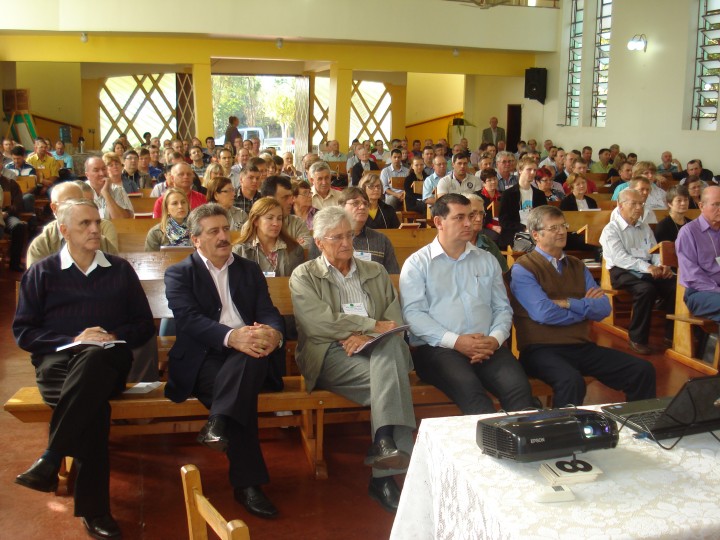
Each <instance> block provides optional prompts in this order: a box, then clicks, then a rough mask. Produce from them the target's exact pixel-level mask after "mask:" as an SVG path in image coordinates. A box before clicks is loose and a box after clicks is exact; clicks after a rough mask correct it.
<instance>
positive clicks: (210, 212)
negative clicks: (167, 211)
mask: <svg viewBox="0 0 720 540" xmlns="http://www.w3.org/2000/svg"><path fill="white" fill-rule="evenodd" d="M213 216H225V219H227V220H228V223H230V217H229V216H228V212H227V210H225V209H224V208H223V207H222V206H220V205H219V204H218V203H207V204H203V205H200V206H198V207H197V208H196V209H195V210H193V211H192V212H190V215H189V216H188V218H187V228H188V231H189V232H190V236H200V235H201V234H202V232H203V228H202V220H203V219H205V218H209V217H213Z"/></svg>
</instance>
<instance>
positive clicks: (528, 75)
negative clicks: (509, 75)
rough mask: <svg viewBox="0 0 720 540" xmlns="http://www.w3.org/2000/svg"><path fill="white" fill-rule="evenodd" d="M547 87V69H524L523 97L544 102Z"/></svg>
mask: <svg viewBox="0 0 720 540" xmlns="http://www.w3.org/2000/svg"><path fill="white" fill-rule="evenodd" d="M546 89H547V69H545V68H530V69H526V70H525V97H526V98H528V99H534V100H536V101H539V102H540V103H543V104H544V103H545V92H546Z"/></svg>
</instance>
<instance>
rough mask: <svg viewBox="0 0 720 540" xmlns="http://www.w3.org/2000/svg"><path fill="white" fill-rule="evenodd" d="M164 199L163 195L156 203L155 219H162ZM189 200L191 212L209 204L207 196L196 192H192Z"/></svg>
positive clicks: (154, 209) (154, 208)
mask: <svg viewBox="0 0 720 540" xmlns="http://www.w3.org/2000/svg"><path fill="white" fill-rule="evenodd" d="M164 197H165V195H164V194H163V195H162V196H161V197H158V200H157V201H155V206H153V217H154V218H155V219H159V218H161V217H162V202H163V198H164ZM188 200H189V201H190V210H194V209H195V208H197V207H198V206H202V205H203V204H205V203H206V202H207V199H206V198H205V195H203V194H202V193H199V192H197V191H195V190H191V191H190V195H188Z"/></svg>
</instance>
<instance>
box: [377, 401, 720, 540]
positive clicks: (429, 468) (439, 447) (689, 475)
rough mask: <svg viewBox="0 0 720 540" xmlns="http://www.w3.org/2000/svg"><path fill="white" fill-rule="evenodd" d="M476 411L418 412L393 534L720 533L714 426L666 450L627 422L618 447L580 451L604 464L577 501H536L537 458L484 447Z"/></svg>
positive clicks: (540, 482) (416, 537) (415, 537)
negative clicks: (489, 452) (638, 435)
mask: <svg viewBox="0 0 720 540" xmlns="http://www.w3.org/2000/svg"><path fill="white" fill-rule="evenodd" d="M589 408H595V407H589ZM479 418H481V417H480V416H465V417H451V418H433V419H427V420H423V421H422V424H421V425H420V430H419V433H418V437H417V442H416V444H415V449H414V451H413V455H412V459H411V462H410V467H409V469H408V472H407V476H406V478H405V485H404V487H403V492H402V497H401V499H400V506H399V508H398V512H397V515H396V517H395V522H394V524H393V529H392V534H391V537H390V538H391V539H395V540H399V539H408V540H409V539H412V540H420V539H425V538H438V539H453V540H460V539H479V538H493V539H496V538H503V539H506V538H507V539H510V538H518V539H523V540H526V539H533V538H553V539H556V538H557V539H565V538H567V539H573V540H577V539H587V538H602V539H607V538H613V539H615V538H633V539H635V538H708V539H710V538H712V539H717V538H720V512H719V511H718V506H719V501H720V443H718V442H717V441H716V440H715V439H714V438H713V437H712V435H711V434H709V433H705V434H699V435H692V436H689V437H686V438H685V439H684V440H683V441H681V442H680V443H679V444H678V445H677V446H676V447H675V449H674V450H672V451H665V450H662V449H660V448H658V447H657V446H656V445H655V443H653V442H652V441H649V440H638V439H635V438H634V437H633V436H632V433H633V432H632V431H630V430H629V429H627V428H626V429H623V430H622V431H621V432H620V442H619V444H618V447H617V448H615V449H609V450H596V451H592V452H588V453H587V454H580V455H579V459H583V460H587V461H589V462H591V463H592V464H593V465H597V466H599V467H600V468H601V469H602V470H603V472H604V474H603V475H601V476H600V477H599V479H598V480H597V481H595V482H593V483H587V484H575V485H572V486H570V488H571V489H572V491H573V492H574V494H575V500H574V501H572V502H564V503H538V502H535V501H534V500H533V494H534V493H536V490H537V489H538V488H540V487H541V486H547V485H548V484H547V482H546V481H545V480H544V478H543V477H542V476H541V475H540V472H539V471H538V468H539V465H540V464H539V462H534V463H516V462H512V461H508V460H498V459H495V458H492V457H490V456H486V455H484V454H482V451H481V450H480V448H478V446H477V444H476V443H475V426H476V424H477V420H478V419H479Z"/></svg>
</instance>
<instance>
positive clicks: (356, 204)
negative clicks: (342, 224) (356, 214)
mask: <svg viewBox="0 0 720 540" xmlns="http://www.w3.org/2000/svg"><path fill="white" fill-rule="evenodd" d="M345 204H346V205H347V206H352V207H353V208H360V207H362V208H367V207H368V203H366V202H365V201H364V200H362V199H353V200H352V201H347V202H345Z"/></svg>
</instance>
